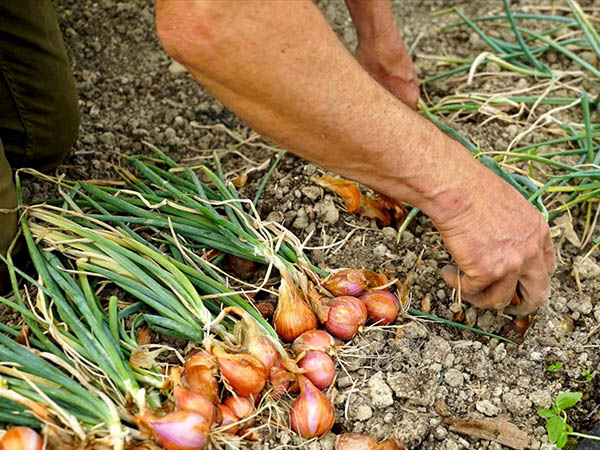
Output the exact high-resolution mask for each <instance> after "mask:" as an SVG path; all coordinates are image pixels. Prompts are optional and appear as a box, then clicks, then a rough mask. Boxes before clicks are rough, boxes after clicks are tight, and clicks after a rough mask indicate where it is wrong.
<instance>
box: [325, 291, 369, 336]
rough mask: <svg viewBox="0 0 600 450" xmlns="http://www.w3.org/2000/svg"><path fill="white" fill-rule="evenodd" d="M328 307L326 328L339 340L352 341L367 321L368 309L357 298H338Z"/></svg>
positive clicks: (328, 303)
mask: <svg viewBox="0 0 600 450" xmlns="http://www.w3.org/2000/svg"><path fill="white" fill-rule="evenodd" d="M327 306H328V308H329V312H328V314H327V320H326V321H325V328H327V331H329V332H330V333H331V334H333V335H334V336H335V337H337V338H340V339H344V340H348V339H352V338H353V337H354V336H355V335H356V333H358V330H359V329H360V327H362V326H363V325H364V324H365V322H366V321H367V308H366V307H365V305H364V303H363V302H362V301H361V300H359V299H358V298H356V297H350V296H343V297H336V298H334V299H332V300H330V301H328V302H327Z"/></svg>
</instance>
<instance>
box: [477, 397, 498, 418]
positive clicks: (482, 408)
mask: <svg viewBox="0 0 600 450" xmlns="http://www.w3.org/2000/svg"><path fill="white" fill-rule="evenodd" d="M475 409H476V410H477V411H479V412H480V413H482V414H485V415H486V416H488V417H494V416H497V415H498V413H499V412H500V408H498V407H497V406H496V405H494V404H493V403H492V402H490V401H489V400H480V401H478V402H477V403H475Z"/></svg>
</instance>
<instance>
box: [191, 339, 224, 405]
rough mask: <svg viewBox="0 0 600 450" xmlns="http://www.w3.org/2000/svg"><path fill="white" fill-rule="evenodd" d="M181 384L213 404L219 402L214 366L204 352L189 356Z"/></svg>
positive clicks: (210, 358)
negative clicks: (202, 395) (205, 397)
mask: <svg viewBox="0 0 600 450" xmlns="http://www.w3.org/2000/svg"><path fill="white" fill-rule="evenodd" d="M183 367H184V372H183V384H184V385H185V387H186V388H188V389H190V390H192V391H194V392H199V393H201V394H204V395H206V396H207V397H208V398H209V400H210V401H211V402H213V403H215V404H216V403H218V402H219V384H218V383H217V379H216V378H215V372H216V365H215V363H214V361H213V359H212V357H211V356H210V355H209V354H208V353H206V352H204V351H201V352H198V353H194V354H193V355H191V356H189V357H188V359H187V360H186V362H185V364H184V366H183Z"/></svg>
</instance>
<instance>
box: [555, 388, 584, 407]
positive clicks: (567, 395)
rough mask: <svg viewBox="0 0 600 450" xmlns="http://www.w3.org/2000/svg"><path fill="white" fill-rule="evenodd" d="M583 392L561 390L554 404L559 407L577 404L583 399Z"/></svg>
mask: <svg viewBox="0 0 600 450" xmlns="http://www.w3.org/2000/svg"><path fill="white" fill-rule="evenodd" d="M582 395H583V394H582V393H581V392H561V393H560V394H558V395H557V396H556V400H555V401H554V404H555V405H556V407H557V408H558V409H566V408H570V407H571V406H575V405H576V404H577V402H578V401H579V400H581V396H582Z"/></svg>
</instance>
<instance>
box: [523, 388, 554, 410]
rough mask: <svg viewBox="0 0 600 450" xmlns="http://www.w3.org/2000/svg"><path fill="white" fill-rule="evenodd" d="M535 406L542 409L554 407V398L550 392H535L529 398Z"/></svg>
mask: <svg viewBox="0 0 600 450" xmlns="http://www.w3.org/2000/svg"><path fill="white" fill-rule="evenodd" d="M528 398H529V400H531V402H532V403H533V405H534V406H535V407H536V408H538V409H540V408H549V407H550V406H551V405H552V396H551V395H550V392H548V391H534V392H531V393H530V394H529V396H528Z"/></svg>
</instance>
